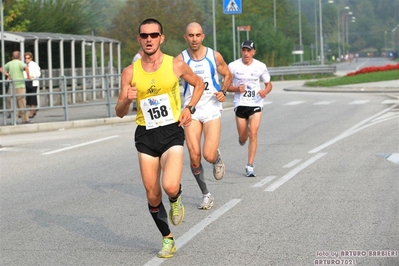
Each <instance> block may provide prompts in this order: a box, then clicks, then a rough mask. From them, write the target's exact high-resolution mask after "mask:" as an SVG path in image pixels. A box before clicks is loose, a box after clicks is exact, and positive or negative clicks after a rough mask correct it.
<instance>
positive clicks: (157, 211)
mask: <svg viewBox="0 0 399 266" xmlns="http://www.w3.org/2000/svg"><path fill="white" fill-rule="evenodd" d="M148 209H149V210H150V213H151V216H152V219H154V222H155V224H156V225H157V227H158V230H159V231H160V232H161V234H162V236H167V235H169V234H170V229H169V224H168V215H167V214H166V210H165V207H164V206H163V203H162V202H161V203H160V204H159V205H158V206H156V207H153V206H151V205H150V204H148Z"/></svg>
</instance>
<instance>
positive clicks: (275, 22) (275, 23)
mask: <svg viewBox="0 0 399 266" xmlns="http://www.w3.org/2000/svg"><path fill="white" fill-rule="evenodd" d="M273 4H274V5H273V9H274V12H273V13H274V31H276V28H277V20H276V0H274V2H273Z"/></svg>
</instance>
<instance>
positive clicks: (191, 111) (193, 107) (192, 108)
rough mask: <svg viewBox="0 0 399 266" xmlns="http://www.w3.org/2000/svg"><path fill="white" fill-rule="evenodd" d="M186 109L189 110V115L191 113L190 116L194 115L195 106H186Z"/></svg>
mask: <svg viewBox="0 0 399 266" xmlns="http://www.w3.org/2000/svg"><path fill="white" fill-rule="evenodd" d="M186 108H188V110H190V113H191V114H194V113H195V110H196V109H195V106H192V105H187V106H186Z"/></svg>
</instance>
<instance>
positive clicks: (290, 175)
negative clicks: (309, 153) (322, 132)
mask: <svg viewBox="0 0 399 266" xmlns="http://www.w3.org/2000/svg"><path fill="white" fill-rule="evenodd" d="M326 154H327V153H318V154H316V155H315V156H313V157H312V158H310V159H309V160H307V161H306V162H304V163H303V164H301V165H299V166H297V167H296V168H294V169H292V170H291V171H289V172H288V173H287V174H286V175H284V176H283V177H281V178H280V179H279V180H277V181H276V182H274V183H273V184H271V185H270V186H268V187H267V188H266V189H265V191H275V190H276V189H277V188H279V187H280V186H281V185H283V184H284V183H285V182H287V181H288V180H290V179H291V178H293V177H294V176H295V175H296V174H298V173H299V172H300V171H302V170H303V169H305V168H306V167H308V166H309V165H311V164H312V163H314V162H315V161H317V160H318V159H320V158H321V157H323V156H324V155H326Z"/></svg>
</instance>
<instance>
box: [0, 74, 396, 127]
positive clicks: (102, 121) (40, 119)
mask: <svg viewBox="0 0 399 266" xmlns="http://www.w3.org/2000/svg"><path fill="white" fill-rule="evenodd" d="M293 83H296V84H298V82H293ZM283 84H287V82H282V83H279V82H278V81H277V82H273V87H274V88H273V90H275V89H279V88H281V89H282V90H284V91H300V92H350V93H399V79H398V80H393V81H382V82H372V83H362V84H353V85H346V86H340V87H332V88H325V87H323V88H321V87H318V88H315V87H304V86H293V87H284V86H285V85H283ZM301 84H303V83H301ZM281 86H283V87H281ZM233 96H234V95H233V93H228V94H227V100H226V102H224V103H223V108H230V107H233V98H234V97H233ZM116 101H117V98H114V99H112V102H115V103H116ZM64 116H65V114H64V110H63V109H61V108H60V109H43V110H40V111H39V112H38V113H37V115H36V116H35V118H34V119H33V122H34V123H32V124H17V125H12V124H11V119H7V125H6V126H4V125H3V123H4V119H3V114H2V113H1V114H0V135H6V134H17V133H28V132H36V131H52V130H61V129H66V128H77V127H89V126H101V125H109V124H117V123H127V122H130V123H134V121H135V119H136V113H135V112H130V113H129V114H128V115H127V116H125V117H124V118H119V117H117V116H116V115H115V104H112V106H111V117H108V106H107V105H105V104H104V105H91V106H78V107H72V106H71V107H69V109H68V118H69V121H65V119H64ZM17 121H18V123H21V119H17Z"/></svg>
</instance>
